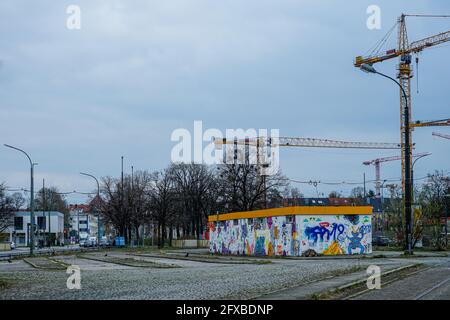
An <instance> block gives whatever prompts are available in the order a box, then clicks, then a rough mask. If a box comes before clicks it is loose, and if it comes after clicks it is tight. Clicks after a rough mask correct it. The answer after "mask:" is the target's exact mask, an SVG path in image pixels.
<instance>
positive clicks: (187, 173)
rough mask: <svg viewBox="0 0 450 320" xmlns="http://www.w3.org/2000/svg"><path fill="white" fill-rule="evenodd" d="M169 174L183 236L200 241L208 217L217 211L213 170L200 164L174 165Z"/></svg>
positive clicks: (215, 183)
mask: <svg viewBox="0 0 450 320" xmlns="http://www.w3.org/2000/svg"><path fill="white" fill-rule="evenodd" d="M170 172H171V175H172V177H173V179H174V182H175V189H176V192H177V195H178V204H179V209H180V212H179V213H180V214H181V215H182V217H183V220H184V221H183V224H184V231H185V234H192V235H196V238H197V239H200V237H201V234H202V232H203V230H204V228H205V226H206V220H207V217H208V215H209V214H210V213H212V212H213V211H212V210H216V209H217V203H216V202H217V199H216V197H217V192H216V191H217V182H216V179H215V177H214V174H213V169H212V168H209V167H207V166H205V165H201V164H174V165H172V166H171V168H170Z"/></svg>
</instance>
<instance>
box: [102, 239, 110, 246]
mask: <svg viewBox="0 0 450 320" xmlns="http://www.w3.org/2000/svg"><path fill="white" fill-rule="evenodd" d="M99 246H100V247H104V248H108V247H110V246H111V242H110V241H109V240H108V239H100V243H99Z"/></svg>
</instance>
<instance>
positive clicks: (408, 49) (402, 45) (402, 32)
mask: <svg viewBox="0 0 450 320" xmlns="http://www.w3.org/2000/svg"><path fill="white" fill-rule="evenodd" d="M408 16H414V17H441V18H448V17H450V16H447V15H407V14H402V15H401V16H400V17H399V18H398V20H397V24H398V39H397V40H398V46H397V48H396V49H391V50H388V51H386V52H385V53H382V54H375V55H371V56H368V57H362V56H358V57H356V59H355V62H354V66H355V67H358V68H359V67H361V66H362V65H363V64H368V65H373V64H375V63H379V62H383V61H386V60H389V59H393V58H399V63H398V66H397V71H398V73H397V78H398V80H399V83H400V86H401V88H403V90H404V91H405V93H406V99H405V97H404V96H403V92H402V89H400V132H401V134H400V144H401V157H402V159H401V160H402V190H403V194H404V193H405V179H406V177H405V172H406V170H405V167H406V165H405V156H406V153H409V156H410V157H409V158H410V159H411V155H412V145H413V143H412V135H411V133H412V130H414V128H415V127H425V126H445V125H449V124H448V123H447V124H445V123H443V122H440V123H436V122H434V123H433V122H429V123H428V124H424V123H411V112H412V111H411V107H412V103H411V78H412V77H413V72H412V68H411V54H415V53H418V52H421V51H423V50H424V49H426V48H429V47H433V46H436V45H439V44H442V43H444V42H447V41H450V30H449V31H445V32H441V33H439V34H436V35H432V36H429V37H426V38H423V39H420V40H417V41H413V42H411V43H410V44H409V41H408V32H407V28H406V17H408ZM406 106H408V108H406ZM406 110H407V111H406ZM406 112H408V115H407V117H406V115H405V113H406ZM405 119H407V120H408V123H409V125H408V127H409V130H408V131H409V137H410V140H411V141H409V142H410V143H409V146H410V147H409V148H408V149H409V150H406V147H405V146H406V141H405V138H406V134H405V132H406V131H405V130H404V129H405ZM411 166H412V164H411V163H410V168H409V172H411Z"/></svg>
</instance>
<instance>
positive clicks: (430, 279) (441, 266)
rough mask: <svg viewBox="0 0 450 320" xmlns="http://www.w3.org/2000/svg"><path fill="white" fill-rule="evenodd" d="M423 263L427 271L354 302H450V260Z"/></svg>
mask: <svg viewBox="0 0 450 320" xmlns="http://www.w3.org/2000/svg"><path fill="white" fill-rule="evenodd" d="M422 262H424V263H425V264H426V265H427V268H426V269H424V270H421V271H418V272H416V273H414V274H412V275H410V276H408V277H406V278H404V279H400V280H397V281H394V282H392V283H390V284H387V285H386V286H384V287H382V288H381V289H380V290H371V291H369V292H367V293H365V294H362V295H359V296H356V297H355V298H353V300H450V258H448V257H447V258H445V259H438V260H425V261H422Z"/></svg>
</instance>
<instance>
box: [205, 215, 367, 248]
mask: <svg viewBox="0 0 450 320" xmlns="http://www.w3.org/2000/svg"><path fill="white" fill-rule="evenodd" d="M288 219H291V220H288ZM251 222H253V223H251ZM217 224H218V225H217ZM209 228H210V251H211V252H213V253H220V254H245V255H268V256H272V255H279V256H301V255H302V253H303V252H305V251H306V250H308V249H312V250H314V251H315V252H316V253H320V254H326V255H335V254H366V253H371V252H372V225H371V216H370V215H294V216H290V217H289V218H287V217H286V216H276V217H268V218H253V221H252V219H238V220H227V221H219V222H218V223H217V222H212V223H210V224H209Z"/></svg>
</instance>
